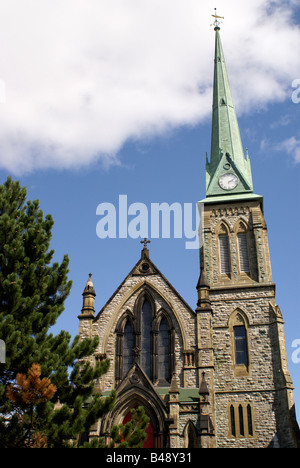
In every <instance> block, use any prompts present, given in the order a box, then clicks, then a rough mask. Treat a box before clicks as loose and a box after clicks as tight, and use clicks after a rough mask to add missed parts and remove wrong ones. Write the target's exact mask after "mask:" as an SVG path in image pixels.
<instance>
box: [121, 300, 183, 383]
mask: <svg viewBox="0 0 300 468" xmlns="http://www.w3.org/2000/svg"><path fill="white" fill-rule="evenodd" d="M116 335H117V336H116V358H115V369H116V374H115V375H116V384H118V383H120V381H121V380H122V379H123V378H124V377H125V376H126V374H127V373H128V371H129V370H130V368H131V367H132V365H133V364H134V363H137V364H139V366H140V367H141V368H142V369H143V371H144V372H145V374H146V375H147V377H148V378H149V379H150V380H151V381H152V382H153V384H154V385H158V386H168V385H170V382H171V377H172V374H173V372H174V370H175V328H174V326H173V319H172V317H171V315H170V313H169V312H168V311H166V310H163V309H161V310H160V311H159V312H157V311H156V308H155V302H154V300H153V298H152V296H151V294H150V293H148V291H147V292H143V293H142V294H141V295H140V296H139V297H138V299H137V300H136V302H135V305H134V307H133V311H132V312H131V311H129V310H127V311H126V313H125V314H124V315H123V316H121V317H120V319H119V322H118V324H117V326H116Z"/></svg>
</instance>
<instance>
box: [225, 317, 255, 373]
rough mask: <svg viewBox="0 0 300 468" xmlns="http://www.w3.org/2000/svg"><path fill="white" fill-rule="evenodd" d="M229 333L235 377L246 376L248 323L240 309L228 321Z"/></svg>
mask: <svg viewBox="0 0 300 468" xmlns="http://www.w3.org/2000/svg"><path fill="white" fill-rule="evenodd" d="M229 328H230V333H231V345H232V360H233V368H234V372H235V375H236V377H238V376H243V375H247V374H248V373H249V369H250V359H249V342H248V340H249V336H248V335H249V321H248V317H247V315H246V314H245V313H244V312H243V311H242V310H240V309H237V310H235V311H234V312H233V314H232V315H231V317H230V319H229Z"/></svg>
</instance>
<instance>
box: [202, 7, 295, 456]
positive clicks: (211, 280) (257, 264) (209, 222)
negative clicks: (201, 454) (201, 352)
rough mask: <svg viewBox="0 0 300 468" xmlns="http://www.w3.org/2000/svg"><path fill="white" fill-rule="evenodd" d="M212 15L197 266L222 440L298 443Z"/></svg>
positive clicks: (270, 286) (266, 263) (258, 207)
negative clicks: (208, 131) (208, 129)
mask: <svg viewBox="0 0 300 468" xmlns="http://www.w3.org/2000/svg"><path fill="white" fill-rule="evenodd" d="M215 18H216V21H215V24H214V26H215V28H214V30H215V57H214V88H213V109H212V135H211V154H210V160H209V161H208V160H207V161H206V198H205V199H204V200H202V201H201V202H200V203H203V205H204V209H203V213H204V215H203V246H202V247H201V250H200V267H201V275H202V276H203V277H205V281H206V284H207V288H206V290H207V294H209V298H208V297H206V299H205V300H206V302H207V303H209V306H210V308H211V342H212V345H211V348H212V350H213V373H214V376H213V379H212V384H213V392H214V405H213V406H214V411H215V416H214V417H215V421H216V426H217V427H218V436H217V446H226V447H230V446H231V447H247V446H248V447H249V446H256V447H258V446H272V444H274V446H275V444H277V443H278V441H279V444H280V446H282V447H294V446H296V438H295V432H294V429H293V427H295V426H293V424H294V423H295V414H294V399H293V385H292V380H291V377H290V374H289V371H288V364H287V355H286V348H285V339H284V329H283V318H282V314H281V312H280V309H279V307H278V306H277V305H276V302H275V285H274V283H273V280H272V272H271V263H270V253H269V246H268V236H267V226H266V222H265V218H264V211H263V197H262V196H260V195H257V194H255V193H254V190H253V181H252V173H251V164H250V158H249V155H248V151H247V152H246V156H245V153H244V150H243V146H242V140H241V136H240V131H239V125H238V120H237V116H236V112H235V106H234V102H233V98H232V93H231V89H230V84H229V78H228V73H227V68H226V63H225V58H224V53H223V48H222V44H221V37H220V23H219V22H218V20H217V18H218V17H217V16H215ZM202 315H203V314H202ZM202 315H199V324H198V327H199V330H201V326H202V325H201V320H203V319H202ZM210 362H211V361H210ZM211 386H212V385H211ZM270 434H271V436H270Z"/></svg>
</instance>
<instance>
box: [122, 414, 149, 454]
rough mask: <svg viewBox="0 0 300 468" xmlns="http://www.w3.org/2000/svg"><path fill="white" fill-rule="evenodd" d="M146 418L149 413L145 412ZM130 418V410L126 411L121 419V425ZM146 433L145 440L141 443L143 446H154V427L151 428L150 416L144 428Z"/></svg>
mask: <svg viewBox="0 0 300 468" xmlns="http://www.w3.org/2000/svg"><path fill="white" fill-rule="evenodd" d="M146 415H147V416H148V418H150V416H149V414H148V413H146ZM130 420H131V411H128V413H127V414H126V416H125V418H124V419H123V423H122V424H123V425H125V424H126V423H128V422H129V421H130ZM146 434H147V439H146V440H145V442H144V444H143V448H154V428H153V422H152V419H151V418H150V422H149V424H148V426H147V428H146Z"/></svg>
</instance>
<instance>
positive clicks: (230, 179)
mask: <svg viewBox="0 0 300 468" xmlns="http://www.w3.org/2000/svg"><path fill="white" fill-rule="evenodd" d="M216 18H218V17H216ZM214 25H215V28H214V30H215V32H216V38H215V65H214V89H213V112H212V136H211V155H210V162H208V160H207V161H206V201H210V200H208V199H209V198H210V197H218V198H219V197H221V198H222V201H223V199H224V200H225V199H226V200H228V199H229V198H232V197H233V196H234V197H233V198H245V195H247V194H248V195H250V194H253V184H252V175H251V166H250V159H249V156H248V152H247V155H246V158H245V155H244V150H243V146H242V141H241V136H240V130H239V125H238V121H237V117H236V112H235V107H234V103H233V99H232V94H231V90H230V84H229V79H228V73H227V69H226V64H225V58H224V53H223V48H222V44H221V38H220V27H219V22H218V21H217V20H216V22H215V24H214ZM237 195H239V196H237ZM255 197H257V196H255ZM247 198H248V197H247ZM250 198H252V196H250ZM211 201H216V200H215V199H212V200H211Z"/></svg>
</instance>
